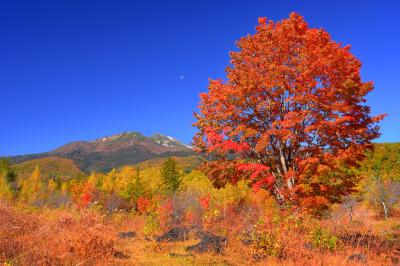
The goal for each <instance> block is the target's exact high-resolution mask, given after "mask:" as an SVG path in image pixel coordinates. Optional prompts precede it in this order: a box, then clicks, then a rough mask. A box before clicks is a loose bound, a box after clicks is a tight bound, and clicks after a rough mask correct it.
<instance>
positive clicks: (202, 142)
mask: <svg viewBox="0 0 400 266" xmlns="http://www.w3.org/2000/svg"><path fill="white" fill-rule="evenodd" d="M237 46H238V48H239V49H238V51H237V52H231V53H230V56H231V65H230V66H228V67H227V69H226V72H227V80H226V81H223V80H210V83H209V88H208V89H209V90H208V92H207V93H202V94H201V95H200V97H201V101H200V105H199V110H200V111H199V113H195V116H196V118H197V122H196V123H195V126H196V127H197V128H198V129H199V130H198V132H197V133H196V135H195V137H194V144H195V147H196V149H197V150H198V151H200V152H207V153H208V154H212V155H213V157H214V159H215V160H214V161H211V162H209V163H208V166H209V167H208V173H209V176H210V178H212V179H213V180H214V183H215V184H216V185H217V186H222V185H224V184H225V183H226V182H236V181H237V180H239V179H240V178H249V179H251V180H253V182H254V183H253V184H254V186H255V188H259V187H265V188H268V189H269V190H270V191H271V192H272V193H273V195H274V196H275V197H276V199H277V200H278V201H279V202H286V201H287V200H292V201H296V202H300V203H303V204H304V205H307V206H308V205H313V206H316V205H317V206H318V205H327V204H328V203H329V202H335V201H340V198H341V196H342V195H345V194H347V193H349V192H351V191H353V189H354V186H355V184H356V182H357V177H356V176H355V175H354V174H353V172H352V171H351V169H350V168H351V167H353V166H357V162H358V161H360V160H361V159H363V158H364V154H365V149H369V148H371V147H372V145H371V141H372V140H373V139H375V138H377V137H378V136H379V127H378V126H377V122H379V121H380V120H381V119H382V118H383V117H384V115H380V116H376V117H371V116H370V108H369V107H368V106H367V105H366V104H365V102H366V100H365V96H366V95H367V94H368V93H369V92H370V91H371V90H372V89H373V83H372V82H363V81H362V80H361V77H360V68H361V63H360V61H359V60H358V59H357V58H356V57H354V56H353V55H352V54H351V52H350V47H349V46H345V47H343V46H341V45H340V44H339V43H337V42H334V41H333V40H332V39H331V37H330V35H329V34H328V33H327V32H326V31H325V30H323V29H314V28H309V27H308V25H307V23H306V22H305V21H304V19H303V17H302V16H300V15H298V14H296V13H292V14H291V15H290V17H289V19H285V20H282V21H280V22H273V21H271V20H267V19H266V18H260V19H259V24H258V26H257V27H256V32H255V34H253V35H247V36H246V37H243V38H241V39H240V40H239V41H238V42H237Z"/></svg>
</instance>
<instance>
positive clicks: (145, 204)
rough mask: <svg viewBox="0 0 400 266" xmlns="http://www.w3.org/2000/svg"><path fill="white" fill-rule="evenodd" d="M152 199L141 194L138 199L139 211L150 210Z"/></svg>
mask: <svg viewBox="0 0 400 266" xmlns="http://www.w3.org/2000/svg"><path fill="white" fill-rule="evenodd" d="M150 206H151V201H150V200H149V199H148V198H145V197H142V196H140V197H139V198H138V199H137V210H138V212H139V213H146V212H148V211H149V210H150Z"/></svg>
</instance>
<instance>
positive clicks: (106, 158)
mask: <svg viewBox="0 0 400 266" xmlns="http://www.w3.org/2000/svg"><path fill="white" fill-rule="evenodd" d="M193 154H194V152H193V151H192V148H191V147H190V146H187V145H185V144H183V143H181V142H179V141H178V140H176V139H174V138H172V137H169V136H165V135H162V134H155V135H153V136H150V137H146V136H144V135H143V134H141V133H139V132H124V133H120V134H116V135H112V136H108V137H103V138H99V139H96V140H93V141H76V142H72V143H69V144H66V145H64V146H62V147H59V148H57V149H55V150H52V151H49V152H45V153H40V154H30V155H21V156H14V157H10V160H11V161H12V162H13V163H21V162H24V161H28V160H33V159H39V158H45V157H61V158H66V159H71V160H72V161H73V162H74V163H75V164H76V165H77V166H78V167H79V168H80V169H81V170H82V171H83V172H85V173H90V172H92V171H100V172H105V171H109V170H111V169H113V168H117V167H120V166H123V165H132V164H137V163H140V162H143V161H146V160H149V159H153V158H163V157H169V156H180V157H185V156H190V155H193Z"/></svg>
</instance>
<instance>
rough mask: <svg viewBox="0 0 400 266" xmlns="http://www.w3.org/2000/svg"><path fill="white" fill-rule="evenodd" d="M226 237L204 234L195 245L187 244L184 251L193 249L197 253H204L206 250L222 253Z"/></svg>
mask: <svg viewBox="0 0 400 266" xmlns="http://www.w3.org/2000/svg"><path fill="white" fill-rule="evenodd" d="M226 241H227V239H226V237H221V236H215V235H212V234H206V235H204V236H203V238H202V239H201V241H200V242H199V243H197V244H196V245H193V246H189V247H187V248H186V251H194V252H198V253H204V252H208V251H214V252H215V253H219V254H220V253H222V252H223V250H224V246H225V245H226Z"/></svg>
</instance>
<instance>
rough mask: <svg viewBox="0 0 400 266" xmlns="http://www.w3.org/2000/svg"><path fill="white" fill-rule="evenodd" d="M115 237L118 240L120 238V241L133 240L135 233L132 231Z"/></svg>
mask: <svg viewBox="0 0 400 266" xmlns="http://www.w3.org/2000/svg"><path fill="white" fill-rule="evenodd" d="M117 236H118V238H122V239H126V238H133V237H136V233H135V232H133V231H128V232H119V233H118V235H117Z"/></svg>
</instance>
